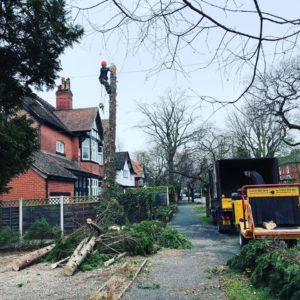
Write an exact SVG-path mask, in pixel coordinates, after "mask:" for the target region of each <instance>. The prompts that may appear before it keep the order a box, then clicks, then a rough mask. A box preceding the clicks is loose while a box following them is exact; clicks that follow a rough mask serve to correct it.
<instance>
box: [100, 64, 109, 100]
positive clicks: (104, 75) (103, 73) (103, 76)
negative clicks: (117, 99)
mask: <svg viewBox="0 0 300 300" xmlns="http://www.w3.org/2000/svg"><path fill="white" fill-rule="evenodd" d="M108 72H111V70H110V69H109V68H108V67H107V62H106V61H105V60H103V61H102V62H101V69H100V76H99V81H100V83H101V84H103V85H104V87H105V89H106V92H107V94H109V95H110V94H111V87H110V84H109V82H108Z"/></svg>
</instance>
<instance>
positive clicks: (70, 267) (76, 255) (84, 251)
mask: <svg viewBox="0 0 300 300" xmlns="http://www.w3.org/2000/svg"><path fill="white" fill-rule="evenodd" d="M96 239H97V237H95V236H93V237H91V239H90V240H89V241H87V240H88V239H87V238H85V239H83V240H82V241H81V243H80V244H79V245H78V246H77V248H76V249H75V251H74V252H73V254H72V256H71V257H70V259H69V261H68V262H67V264H66V265H65V266H64V272H65V275H68V276H71V275H73V274H74V273H75V271H76V270H77V268H78V267H79V266H80V264H81V263H82V262H83V261H84V260H85V258H86V256H87V255H88V254H89V253H90V252H92V250H93V249H94V246H95V244H96Z"/></svg>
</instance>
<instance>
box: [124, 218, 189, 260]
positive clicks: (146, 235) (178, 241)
mask: <svg viewBox="0 0 300 300" xmlns="http://www.w3.org/2000/svg"><path fill="white" fill-rule="evenodd" d="M129 232H130V233H131V235H132V238H133V239H132V240H130V241H129V242H128V244H127V251H128V252H129V253H130V254H131V255H147V254H152V253H155V252H156V251H157V250H158V248H159V247H165V248H174V249H191V248H192V244H191V242H190V241H189V240H188V239H187V237H186V236H185V235H184V234H182V233H180V232H178V231H177V230H174V229H171V228H169V227H164V224H163V223H162V222H159V221H143V222H140V223H136V224H132V225H131V226H130V228H129Z"/></svg>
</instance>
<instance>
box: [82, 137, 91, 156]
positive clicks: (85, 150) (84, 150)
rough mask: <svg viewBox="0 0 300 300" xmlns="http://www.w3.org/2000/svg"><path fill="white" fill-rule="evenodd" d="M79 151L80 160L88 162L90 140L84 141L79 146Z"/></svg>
mask: <svg viewBox="0 0 300 300" xmlns="http://www.w3.org/2000/svg"><path fill="white" fill-rule="evenodd" d="M81 146H82V147H81V151H82V159H83V160H90V155H91V154H90V152H91V150H90V139H85V140H84V141H83V142H82V144H81Z"/></svg>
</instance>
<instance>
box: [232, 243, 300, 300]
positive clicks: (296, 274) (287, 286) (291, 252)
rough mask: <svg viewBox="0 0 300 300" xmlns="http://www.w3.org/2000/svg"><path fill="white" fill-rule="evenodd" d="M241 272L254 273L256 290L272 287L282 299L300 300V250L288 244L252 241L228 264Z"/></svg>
mask: <svg viewBox="0 0 300 300" xmlns="http://www.w3.org/2000/svg"><path fill="white" fill-rule="evenodd" d="M228 265H229V266H230V267H231V268H232V269H235V270H238V271H243V272H244V271H247V273H248V274H249V273H250V280H251V282H252V284H253V285H254V286H255V287H268V288H269V289H270V291H271V292H272V293H273V294H274V295H275V296H277V297H279V299H284V300H285V299H290V300H297V299H300V249H299V248H298V247H295V248H292V249H288V248H286V246H285V245H284V243H283V242H282V243H278V242H271V241H254V242H253V241H251V242H250V243H249V244H248V245H246V246H244V247H243V248H242V250H241V252H240V253H239V254H237V255H235V256H234V257H233V258H231V259H230V260H229V261H228Z"/></svg>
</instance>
